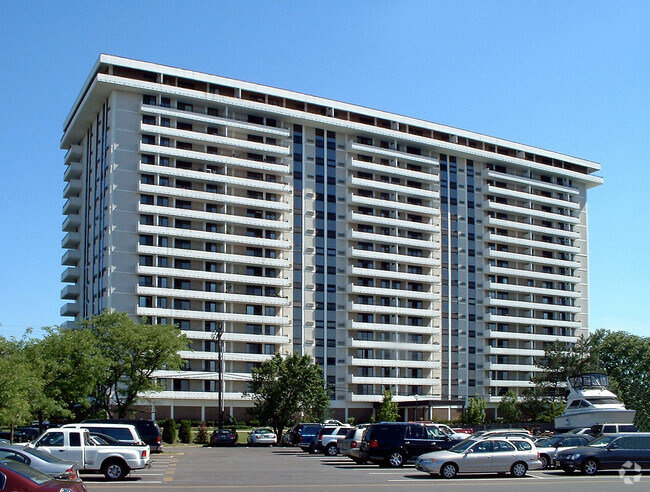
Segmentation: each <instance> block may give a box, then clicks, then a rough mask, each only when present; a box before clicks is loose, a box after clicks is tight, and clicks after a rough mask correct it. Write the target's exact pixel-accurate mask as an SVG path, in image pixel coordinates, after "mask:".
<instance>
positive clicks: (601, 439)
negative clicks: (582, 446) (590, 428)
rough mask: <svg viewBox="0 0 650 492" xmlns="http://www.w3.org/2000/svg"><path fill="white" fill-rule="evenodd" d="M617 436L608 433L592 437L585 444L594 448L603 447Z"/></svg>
mask: <svg viewBox="0 0 650 492" xmlns="http://www.w3.org/2000/svg"><path fill="white" fill-rule="evenodd" d="M617 437H618V436H617V435H616V434H613V435H609V436H602V437H599V438H598V439H594V440H593V441H591V442H590V443H589V444H587V446H592V447H594V448H604V447H606V446H607V445H608V444H609V443H610V442H612V441H613V440H614V439H616V438H617Z"/></svg>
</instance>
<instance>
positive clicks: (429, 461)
mask: <svg viewBox="0 0 650 492" xmlns="http://www.w3.org/2000/svg"><path fill="white" fill-rule="evenodd" d="M418 461H419V462H420V463H435V462H436V459H435V458H422V459H418Z"/></svg>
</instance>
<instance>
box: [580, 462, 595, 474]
mask: <svg viewBox="0 0 650 492" xmlns="http://www.w3.org/2000/svg"><path fill="white" fill-rule="evenodd" d="M597 472H598V462H597V461H596V460H595V459H592V458H589V459H586V460H585V461H584V462H583V463H582V473H584V474H585V475H589V476H593V475H595V474H596V473H597Z"/></svg>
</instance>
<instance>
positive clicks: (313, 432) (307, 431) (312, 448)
mask: <svg viewBox="0 0 650 492" xmlns="http://www.w3.org/2000/svg"><path fill="white" fill-rule="evenodd" d="M322 427H323V425H322V424H304V425H303V426H302V428H301V429H300V438H299V440H298V446H300V449H302V450H303V451H306V452H309V453H315V452H316V445H315V444H314V440H315V439H316V436H317V435H318V433H319V432H320V430H321V428H322Z"/></svg>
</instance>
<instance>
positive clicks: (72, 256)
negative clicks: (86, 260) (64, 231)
mask: <svg viewBox="0 0 650 492" xmlns="http://www.w3.org/2000/svg"><path fill="white" fill-rule="evenodd" d="M80 257H81V256H80V254H79V251H78V250H76V249H69V250H68V251H66V252H65V254H64V255H63V257H62V258H61V264H62V265H70V266H75V265H76V264H77V263H78V262H79V259H80Z"/></svg>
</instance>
